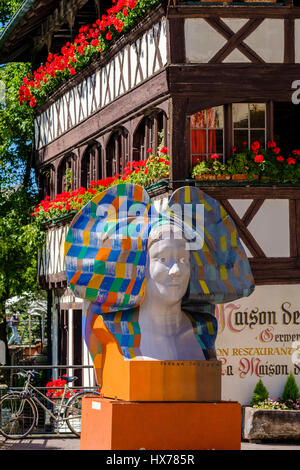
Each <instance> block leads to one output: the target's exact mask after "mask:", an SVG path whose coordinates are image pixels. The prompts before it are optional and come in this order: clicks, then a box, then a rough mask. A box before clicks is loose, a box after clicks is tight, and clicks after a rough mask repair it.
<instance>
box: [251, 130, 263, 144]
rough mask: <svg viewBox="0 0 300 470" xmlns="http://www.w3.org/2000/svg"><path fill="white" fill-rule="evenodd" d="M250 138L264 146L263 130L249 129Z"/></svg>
mask: <svg viewBox="0 0 300 470" xmlns="http://www.w3.org/2000/svg"><path fill="white" fill-rule="evenodd" d="M250 140H251V142H254V141H255V140H258V142H259V143H260V145H261V146H262V147H265V131H252V130H251V131H250Z"/></svg>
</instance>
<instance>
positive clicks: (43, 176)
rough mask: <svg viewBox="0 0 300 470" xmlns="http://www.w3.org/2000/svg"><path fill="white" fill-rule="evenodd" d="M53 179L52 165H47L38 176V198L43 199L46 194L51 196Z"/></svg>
mask: <svg viewBox="0 0 300 470" xmlns="http://www.w3.org/2000/svg"><path fill="white" fill-rule="evenodd" d="M53 179H54V169H53V167H47V168H45V169H43V170H42V171H41V173H40V176H39V195H40V199H45V197H46V196H50V198H52V196H53V193H54V189H53Z"/></svg>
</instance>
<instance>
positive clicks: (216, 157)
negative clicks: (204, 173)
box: [209, 153, 219, 160]
mask: <svg viewBox="0 0 300 470" xmlns="http://www.w3.org/2000/svg"><path fill="white" fill-rule="evenodd" d="M209 158H211V159H212V160H217V159H218V158H219V155H218V154H217V153H214V154H213V155H210V157H209Z"/></svg>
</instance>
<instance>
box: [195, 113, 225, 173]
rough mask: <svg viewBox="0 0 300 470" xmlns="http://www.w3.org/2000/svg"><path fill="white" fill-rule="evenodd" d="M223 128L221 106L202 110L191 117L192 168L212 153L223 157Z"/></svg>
mask: <svg viewBox="0 0 300 470" xmlns="http://www.w3.org/2000/svg"><path fill="white" fill-rule="evenodd" d="M223 128H224V110H223V106H218V107H215V108H209V109H204V110H202V111H199V112H198V113H196V114H193V115H192V116H191V123H190V129H191V155H192V166H194V165H195V164H196V163H197V162H199V161H203V160H206V159H207V158H208V157H209V156H210V155H212V154H214V153H218V154H219V155H221V156H223V154H224V150H223V149H224V143H223V140H224V138H223Z"/></svg>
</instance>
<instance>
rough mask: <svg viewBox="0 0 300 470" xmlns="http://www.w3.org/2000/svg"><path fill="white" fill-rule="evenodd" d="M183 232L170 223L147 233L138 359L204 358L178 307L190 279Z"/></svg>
mask: <svg viewBox="0 0 300 470" xmlns="http://www.w3.org/2000/svg"><path fill="white" fill-rule="evenodd" d="M186 248H187V243H186V240H185V239H184V238H183V235H182V232H181V230H180V229H178V228H176V227H174V226H173V227H170V226H169V225H165V226H161V227H159V228H157V229H154V230H153V231H151V233H150V238H149V243H148V258H147V268H146V269H147V273H146V290H145V297H144V299H143V302H142V304H141V306H140V309H139V325H140V330H141V343H140V352H141V356H140V357H137V358H136V359H137V360H141V359H143V360H204V359H205V357H204V354H203V351H202V348H201V346H200V344H199V343H198V341H197V339H196V336H195V333H194V331H193V327H192V323H191V321H190V319H189V318H188V316H187V315H186V314H185V313H184V312H183V311H182V309H181V300H182V298H183V296H184V295H185V293H186V291H187V288H188V284H189V279H190V252H189V251H188V250H187V249H186Z"/></svg>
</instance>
